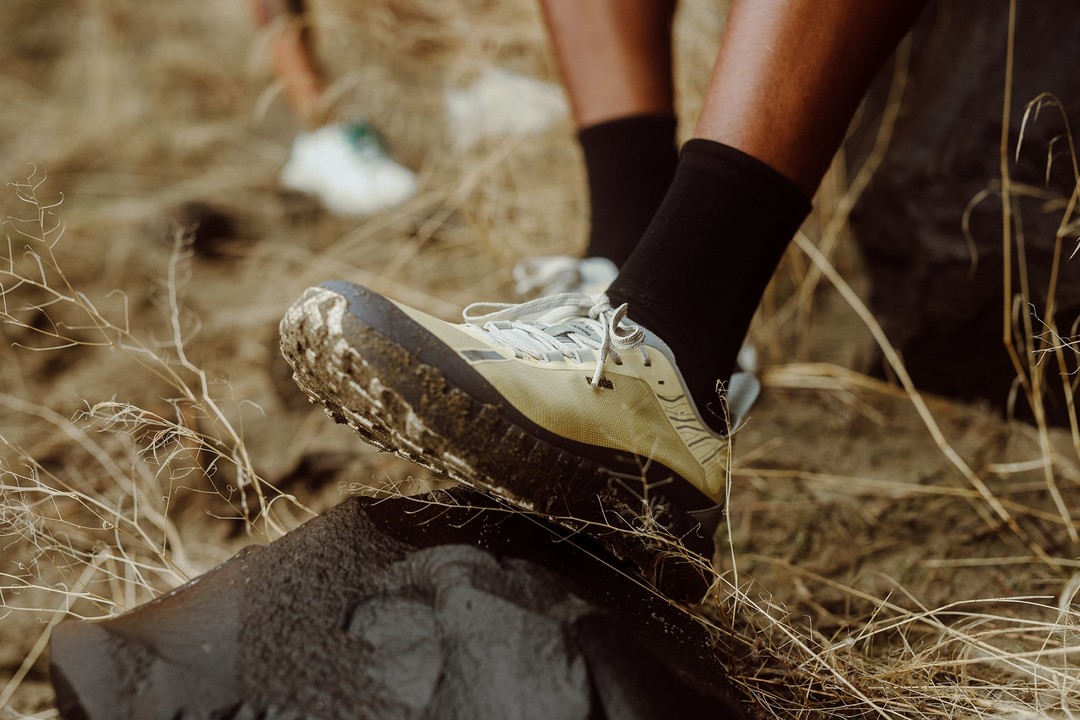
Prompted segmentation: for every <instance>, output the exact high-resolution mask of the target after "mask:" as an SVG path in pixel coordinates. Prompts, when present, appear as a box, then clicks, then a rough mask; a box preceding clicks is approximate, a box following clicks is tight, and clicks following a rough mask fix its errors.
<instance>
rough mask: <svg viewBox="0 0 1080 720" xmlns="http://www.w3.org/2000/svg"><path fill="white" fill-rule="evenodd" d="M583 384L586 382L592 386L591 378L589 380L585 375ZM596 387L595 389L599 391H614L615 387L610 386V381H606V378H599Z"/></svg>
mask: <svg viewBox="0 0 1080 720" xmlns="http://www.w3.org/2000/svg"><path fill="white" fill-rule="evenodd" d="M585 382H587V383H589V384H590V385H592V378H591V377H589V376H588V375H586V376H585ZM596 387H597V388H599V389H601V390H614V389H615V386H614V385H612V384H611V381H610V380H608V379H607V378H606V377H602V378H600V382H598V383H597V384H596Z"/></svg>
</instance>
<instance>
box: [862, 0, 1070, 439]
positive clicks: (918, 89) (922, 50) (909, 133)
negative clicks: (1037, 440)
mask: <svg viewBox="0 0 1080 720" xmlns="http://www.w3.org/2000/svg"><path fill="white" fill-rule="evenodd" d="M1017 7H1018V13H1017V19H1016V25H1015V42H1016V50H1015V66H1014V69H1013V75H1012V100H1011V104H1010V106H1009V126H1010V132H1009V145H1008V151H1007V152H1008V154H1009V158H1008V166H1009V174H1010V176H1011V179H1012V183H1013V187H1012V191H1011V193H1010V195H1011V198H1012V203H1011V207H1012V209H1013V213H1014V229H1013V242H1012V244H1011V249H1010V253H1009V256H1006V253H1005V252H1004V247H1005V246H1004V242H1003V224H1002V202H1001V197H1002V193H1001V190H1000V188H1001V184H1000V178H1001V153H1000V152H999V149H1000V146H1001V123H1002V108H1003V102H1004V91H1005V86H1006V72H1005V58H1006V41H1007V37H1008V28H1009V4H1008V3H985V2H979V0H944V1H942V2H938V3H933V4H931V6H930V8H929V11H928V12H927V14H926V16H925V17H924V18H923V19H922V21H921V22H920V25H919V26H918V27H917V29H916V32H915V35H914V44H913V51H912V52H913V54H912V64H911V74H910V77H909V81H908V89H907V93H906V95H905V98H904V102H903V106H902V111H901V114H900V117H899V120H898V121H897V123H896V125H895V128H894V135H893V140H892V143H891V145H890V147H889V150H888V153H887V155H886V157H885V161H884V164H883V166H882V167H881V169H880V170H879V171H878V173H877V174H876V176H875V178H874V180H873V182H872V184H871V186H870V187H869V188H868V190H867V191H866V192H865V193H864V194H863V196H862V198H861V201H860V202H859V204H858V206H857V207H856V209H855V212H854V213H853V215H852V226H853V228H854V230H855V233H856V237H857V239H858V242H859V245H860V246H861V248H862V250H863V255H864V258H865V261H866V265H867V269H868V271H869V275H870V279H871V283H872V294H871V306H872V308H873V310H874V311H875V313H876V315H877V317H878V318H879V320H881V321H882V324H883V326H884V328H885V330H886V332H887V333H888V335H889V337H890V340H891V341H892V342H893V343H894V344H895V345H896V346H897V347H898V348H899V349H900V350H901V351H902V353H903V355H904V360H905V365H906V368H907V370H908V372H909V373H910V374H911V375H912V377H913V379H914V380H915V382H916V385H918V386H919V387H920V388H921V389H924V390H928V391H931V392H935V393H939V394H944V395H949V396H953V397H958V398H961V399H976V398H983V399H986V400H989V401H990V402H991V404H992V405H994V406H996V407H998V408H1005V407H1006V406H1007V405H1008V404H1009V398H1010V393H1011V392H1012V389H1013V382H1014V380H1015V379H1016V372H1015V371H1014V369H1013V364H1012V362H1011V360H1010V359H1009V355H1008V353H1007V351H1006V349H1005V346H1004V342H1003V332H1004V331H1003V316H1004V312H1003V309H1004V295H1003V287H1004V277H1005V274H1006V273H1005V261H1006V258H1007V257H1009V259H1010V263H1011V267H1012V273H1011V274H1012V290H1013V294H1016V293H1019V292H1020V289H1021V282H1022V278H1023V282H1026V283H1028V285H1029V287H1030V295H1029V300H1030V303H1031V305H1032V307H1028V306H1025V304H1024V303H1023V302H1018V303H1017V304H1016V305H1015V306H1014V313H1015V317H1016V318H1019V319H1020V320H1021V321H1022V319H1023V318H1024V317H1025V316H1027V317H1030V318H1031V319H1032V322H1033V323H1034V325H1033V328H1032V329H1031V330H1030V331H1029V330H1028V329H1027V328H1025V327H1024V326H1023V324H1022V322H1021V323H1020V324H1019V326H1018V327H1017V328H1016V330H1015V331H1014V336H1015V338H1016V343H1017V347H1018V348H1019V349H1020V355H1021V357H1023V355H1024V352H1023V348H1024V343H1025V342H1026V340H1027V338H1029V337H1030V336H1031V335H1033V334H1039V333H1041V332H1042V331H1043V328H1041V327H1040V326H1039V321H1038V320H1036V319H1035V318H1034V317H1032V316H1031V315H1029V313H1030V312H1032V311H1034V312H1035V313H1036V314H1037V315H1038V317H1039V318H1041V319H1044V320H1045V319H1047V318H1046V309H1047V300H1048V298H1049V296H1050V294H1051V286H1052V285H1053V284H1054V279H1053V278H1054V277H1055V276H1054V274H1053V267H1054V264H1055V258H1056V257H1057V252H1058V251H1059V250H1060V251H1061V257H1060V263H1061V264H1060V271H1059V273H1058V275H1057V276H1056V290H1055V291H1054V298H1055V304H1056V307H1057V309H1058V311H1057V312H1056V313H1055V317H1056V319H1057V323H1058V327H1059V329H1060V332H1061V333H1062V334H1068V333H1071V332H1072V325H1073V323H1075V322H1076V320H1077V319H1078V316H1080V269H1078V268H1077V267H1076V262H1078V261H1076V260H1074V261H1069V259H1068V256H1069V254H1070V253H1071V252H1072V251H1073V250H1074V248H1075V246H1076V235H1077V232H1076V231H1075V230H1074V231H1072V233H1071V235H1070V236H1067V237H1065V238H1064V240H1063V244H1062V245H1061V246H1059V245H1058V240H1057V238H1058V228H1059V225H1060V224H1061V222H1062V218H1063V215H1064V214H1065V207H1066V205H1067V202H1068V199H1069V197H1070V196H1071V195H1072V193H1073V192H1074V189H1075V187H1076V177H1075V175H1074V169H1073V164H1072V163H1073V158H1072V157H1071V156H1070V152H1069V149H1068V144H1067V143H1066V142H1065V140H1064V137H1065V135H1064V134H1065V133H1066V131H1067V126H1066V122H1065V120H1064V118H1063V110H1064V116H1066V117H1067V118H1068V122H1069V124H1071V126H1072V127H1074V128H1075V127H1078V126H1080V122H1078V121H1080V74H1078V73H1077V72H1076V68H1077V67H1080V44H1077V43H1071V42H1058V41H1055V40H1054V38H1066V37H1074V36H1075V35H1076V34H1077V33H1080V13H1077V12H1076V11H1075V10H1076V8H1075V5H1074V4H1073V3H1070V2H1069V1H1068V0H1047V1H1045V2H1042V1H1040V2H1020V3H1018V4H1017ZM888 75H889V73H886V76H885V77H883V78H882V82H881V83H879V86H878V87H877V88H875V90H874V92H872V93H871V101H870V103H869V106H870V108H871V109H872V110H876V112H878V113H880V109H881V107H882V106H883V105H884V100H885V92H884V90H885V86H886V85H887V84H888V82H889V81H890V80H891V78H890V77H888ZM1041 93H1052V94H1053V95H1054V96H1055V97H1057V98H1058V99H1060V101H1061V103H1062V106H1063V110H1062V108H1059V107H1044V108H1043V109H1042V111H1041V112H1039V113H1038V114H1037V115H1034V114H1033V115H1031V116H1030V117H1029V118H1028V121H1027V124H1026V126H1025V127H1024V137H1023V142H1022V143H1020V130H1021V126H1022V125H1023V124H1024V115H1025V110H1026V108H1027V105H1028V103H1029V102H1031V101H1032V100H1034V99H1035V98H1036V97H1038V96H1039V95H1040V94H1041ZM871 114H872V113H871ZM876 129H877V128H876V124H875V123H864V124H863V126H862V127H861V129H860V130H859V131H858V132H857V133H856V137H855V138H854V143H853V147H858V146H861V148H862V150H864V151H865V150H866V148H867V147H868V146H869V141H870V139H871V138H870V135H872V134H873V133H874V132H876ZM1054 138H1058V139H1057V140H1055V139H1054ZM1018 145H1019V150H1017V148H1018ZM854 155H855V156H856V157H857V156H858V155H859V153H858V152H855V153H854ZM1051 156H1053V163H1052V164H1051V165H1050V166H1049V167H1048V159H1050V157H1051ZM969 207H970V211H969V218H968V219H969V226H970V238H968V237H965V233H964V229H963V225H964V216H965V210H966V209H968V208H969ZM969 239H970V243H969ZM1021 246H1022V252H1021ZM1021 255H1023V257H1021ZM1024 270H1026V272H1024ZM1067 355H1068V356H1069V357H1068V360H1069V367H1070V368H1073V367H1075V355H1074V354H1073V353H1072V352H1069V353H1067ZM1046 370H1047V379H1048V381H1049V382H1050V384H1052V385H1053V386H1055V387H1056V388H1057V391H1056V392H1055V393H1053V396H1052V397H1051V398H1050V399H1049V400H1048V402H1047V408H1048V410H1049V411H1050V414H1051V418H1052V420H1054V421H1056V422H1064V421H1066V418H1067V414H1066V412H1065V410H1066V408H1065V405H1064V401H1063V398H1062V393H1061V389H1060V386H1061V379H1060V378H1061V373H1060V371H1059V370H1058V369H1057V368H1056V366H1054V365H1053V364H1050V363H1047V364H1046ZM1020 396H1021V397H1020V398H1019V402H1018V404H1017V412H1018V414H1020V415H1022V416H1023V415H1027V414H1028V413H1029V412H1030V410H1029V409H1028V408H1027V407H1026V406H1025V405H1026V403H1025V401H1024V399H1023V397H1022V396H1023V392H1021V393H1020Z"/></svg>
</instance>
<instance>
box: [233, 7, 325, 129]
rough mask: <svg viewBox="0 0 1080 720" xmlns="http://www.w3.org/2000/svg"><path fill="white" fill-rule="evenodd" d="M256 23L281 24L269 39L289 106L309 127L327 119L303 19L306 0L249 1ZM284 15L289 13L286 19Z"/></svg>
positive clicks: (273, 60)
mask: <svg viewBox="0 0 1080 720" xmlns="http://www.w3.org/2000/svg"><path fill="white" fill-rule="evenodd" d="M249 2H250V5H251V12H252V15H253V17H254V18H255V23H256V24H257V25H258V26H259V27H266V26H267V25H269V24H271V23H273V22H280V23H281V24H280V26H279V27H278V29H277V30H276V31H275V32H274V34H273V36H272V37H271V38H270V55H271V63H272V64H273V68H274V75H275V76H276V77H277V78H278V79H279V80H280V81H281V83H282V85H283V87H284V91H285V99H286V101H287V102H288V103H289V108H290V109H291V110H292V111H293V112H294V113H295V114H296V116H297V118H298V119H299V120H300V122H301V123H302V124H303V125H304V127H306V128H308V129H312V128H316V127H318V126H319V125H321V124H322V123H323V122H324V121H325V117H324V114H325V113H324V108H323V107H322V106H321V100H322V96H323V93H324V91H325V84H324V82H323V79H322V76H321V74H320V72H319V70H318V68H317V67H316V64H315V58H314V54H313V52H312V48H311V38H310V33H309V32H308V28H307V24H306V22H305V21H304V18H303V14H304V2H303V0H249ZM282 16H288V17H287V18H285V19H284V20H283V19H282Z"/></svg>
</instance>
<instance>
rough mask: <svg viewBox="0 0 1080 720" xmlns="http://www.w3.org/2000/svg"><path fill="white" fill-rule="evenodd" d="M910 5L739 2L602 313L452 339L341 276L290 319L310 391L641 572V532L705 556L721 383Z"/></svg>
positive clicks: (507, 320) (294, 356) (291, 340)
mask: <svg viewBox="0 0 1080 720" xmlns="http://www.w3.org/2000/svg"><path fill="white" fill-rule="evenodd" d="M919 4H920V3H916V2H912V0H876V1H875V2H872V3H871V2H866V1H865V0H788V1H787V2H783V1H782V0H735V6H734V9H733V11H732V15H731V18H730V21H729V23H728V26H727V28H726V30H725V36H724V42H725V43H726V47H728V50H725V52H724V53H722V54H721V55H720V57H719V59H718V61H717V64H716V69H715V72H714V80H713V82H712V85H711V88H710V92H709V97H708V98H707V102H706V105H707V110H706V112H705V113H704V114H703V116H702V121H701V124H700V125H699V128H698V131H699V134H700V135H701V136H702V137H699V138H697V139H694V140H692V141H690V142H689V143H688V144H687V145H686V147H685V148H684V150H683V154H682V158H681V160H680V164H679V168H678V170H677V172H676V176H675V179H674V181H673V183H672V186H671V189H670V191H669V192H668V194H667V196H666V198H665V200H664V202H663V203H662V205H661V207H660V209H659V211H658V212H657V215H656V218H655V219H654V221H653V223H652V225H651V226H650V228H649V230H648V231H647V232H646V234H645V237H644V238H643V239H642V241H641V243H640V244H639V245H638V247H637V248H636V249H635V251H634V252H633V253H632V255H631V257H630V258H629V260H628V261H627V263H626V264H625V266H624V267H623V270H622V272H621V273H620V275H619V277H618V279H616V281H615V283H614V284H613V285H612V287H611V289H610V291H609V296H610V298H608V297H605V296H603V295H598V296H583V295H564V296H552V297H545V298H539V299H538V300H535V301H531V302H529V303H524V304H521V305H489V306H486V307H483V306H477V305H474V306H471V307H470V308H467V309H466V312H465V321H466V322H465V323H464V324H463V325H453V324H450V323H446V322H442V321H440V320H437V319H435V318H432V317H429V316H427V315H424V314H423V313H420V312H418V311H416V310H412V309H410V308H406V307H403V306H400V305H397V304H396V303H393V302H391V301H389V300H386V299H384V298H380V297H379V296H377V295H375V294H373V293H371V292H370V291H367V290H365V289H363V288H359V287H356V286H353V285H349V284H347V283H328V284H326V285H324V286H322V287H320V288H313V289H311V290H309V291H308V292H307V293H306V294H305V296H304V298H302V299H301V300H300V301H299V302H297V303H296V304H295V305H294V306H293V308H292V309H291V310H290V311H289V313H288V315H287V316H286V318H285V319H284V320H283V321H282V326H281V329H282V349H283V352H285V354H286V356H287V357H288V358H289V359H290V362H291V363H292V364H293V367H294V369H295V370H296V374H295V377H296V378H297V381H298V382H299V383H300V384H301V386H302V387H304V389H305V390H307V392H308V393H309V394H310V395H311V396H312V397H313V398H314V399H315V400H317V401H318V402H320V403H322V404H323V405H324V406H325V407H327V408H329V412H330V413H331V415H332V416H333V417H335V418H336V419H338V421H339V422H348V423H349V424H350V425H351V426H352V427H353V428H354V429H355V430H356V431H357V432H358V433H360V434H361V435H363V436H364V437H366V438H369V439H370V440H371V441H372V442H375V443H376V444H378V445H381V446H384V447H391V448H395V449H397V451H398V452H399V453H400V454H402V455H404V456H406V457H409V458H412V459H415V460H418V461H421V462H423V463H425V464H427V465H428V466H429V467H433V468H436V469H438V470H439V471H440V472H441V473H442V474H443V475H445V476H447V477H451V478H454V479H461V480H464V481H466V482H470V483H473V484H475V485H477V486H479V487H482V488H487V489H491V490H492V491H494V492H498V493H499V494H500V495H502V496H504V497H507V498H508V499H510V500H511V501H512V502H514V503H516V504H517V505H518V506H520V507H523V508H526V509H528V510H529V511H532V512H539V513H541V514H544V515H547V516H550V517H557V518H562V519H563V520H564V521H565V522H567V523H568V524H570V525H574V526H578V527H580V526H581V525H582V524H584V525H587V526H589V527H590V528H591V530H592V531H593V532H594V533H595V534H597V535H598V536H600V537H601V540H603V541H604V542H605V543H606V544H607V545H608V547H610V548H611V549H612V550H613V551H615V552H616V553H617V554H621V555H622V556H624V557H627V558H630V559H632V561H633V562H635V563H639V564H641V565H642V566H648V565H649V563H650V562H651V561H652V560H655V559H656V555H655V553H653V554H650V552H649V551H648V550H645V551H642V549H641V548H642V545H641V543H640V542H638V541H637V540H636V539H635V538H634V537H633V533H627V532H626V530H628V529H632V530H634V531H641V530H645V531H647V532H649V531H652V530H655V529H656V527H657V525H659V526H663V527H666V528H668V529H669V530H670V531H671V533H672V534H673V536H674V537H675V538H678V541H679V542H681V543H682V544H683V546H684V547H687V548H691V549H694V550H696V551H697V552H701V553H703V554H705V555H707V556H708V555H709V554H711V550H712V537H711V531H712V530H713V529H715V527H716V523H717V522H718V521H719V518H720V512H719V509H718V508H719V506H720V505H721V504H722V503H723V499H724V488H725V483H726V477H727V472H728V452H729V443H728V438H727V433H728V424H727V421H728V418H727V416H726V413H725V412H724V407H723V404H722V402H721V398H720V397H719V396H718V393H717V391H716V384H717V382H719V381H722V380H724V379H726V378H727V376H728V374H729V373H730V371H731V367H732V365H733V364H734V357H735V352H736V351H737V349H738V347H739V344H740V342H741V340H742V338H743V335H744V334H745V332H746V328H747V326H748V324H749V322H750V318H751V317H752V315H753V313H754V311H755V308H756V306H757V303H758V302H759V300H760V297H761V294H762V292H763V289H764V287H765V284H766V283H767V282H768V281H769V278H770V276H771V274H772V272H773V271H774V269H775V267H776V264H777V262H778V261H779V258H780V255H781V254H782V252H783V251H784V249H785V247H786V246H787V244H788V243H789V242H790V240H791V237H792V235H793V234H794V233H795V232H796V231H797V229H798V227H799V225H800V223H801V222H802V220H803V219H804V218H805V216H806V214H807V212H808V211H809V207H810V201H809V195H810V194H811V193H812V192H813V191H814V189H815V188H816V186H817V184H818V182H819V180H820V176H821V173H823V172H824V170H825V167H826V166H827V164H828V159H829V158H831V156H832V154H833V153H834V152H835V150H836V148H837V145H838V143H839V142H840V139H841V138H842V136H843V132H844V129H845V128H846V126H847V124H848V122H849V120H850V118H851V116H852V114H853V112H854V109H855V106H856V104H857V102H858V100H859V98H860V97H861V95H862V93H863V92H864V90H865V89H866V86H867V84H868V83H869V80H870V78H871V77H872V76H873V75H874V73H875V72H876V71H877V70H878V68H879V67H880V65H881V64H883V61H884V59H885V57H886V56H887V55H888V53H889V52H890V51H891V50H892V49H893V47H894V46H895V44H896V42H897V41H898V40H899V39H900V37H901V36H902V35H903V34H904V33H905V32H906V31H907V29H908V27H909V26H910V24H911V23H912V22H913V21H914V18H915V15H916V14H917V7H916V6H917V5H919ZM759 86H760V87H761V88H762V90H758V87H759ZM731 103H734V106H728V104H731ZM728 112H730V113H731V114H732V117H734V118H736V121H734V122H732V123H727V122H723V121H721V120H720V116H721V115H722V114H724V113H728ZM731 143H734V144H731ZM774 145H775V146H774ZM754 153H757V155H759V156H760V157H758V156H755V154H754ZM609 300H610V301H609ZM620 303H625V305H623V306H619V304H620ZM568 517H569V518H574V519H576V520H577V521H578V523H577V524H576V525H575V523H574V522H572V521H569V520H566V518H568ZM605 527H607V528H614V529H609V530H604V529H603V528H605ZM635 543H636V544H635ZM642 553H644V554H642ZM650 558H651V559H650Z"/></svg>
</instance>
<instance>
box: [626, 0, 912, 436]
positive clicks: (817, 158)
mask: <svg viewBox="0 0 1080 720" xmlns="http://www.w3.org/2000/svg"><path fill="white" fill-rule="evenodd" d="M923 5H924V3H923V2H918V1H912V0H875V2H865V1H864V0H828V1H827V2H822V1H821V0H735V2H734V4H733V6H732V9H731V13H730V15H729V17H728V20H727V24H726V25H725V28H724V34H723V38H722V40H721V50H720V52H719V54H718V56H717V60H716V64H715V67H714V70H713V75H712V79H711V81H710V84H709V88H708V92H707V96H706V99H705V105H704V109H703V112H702V114H701V116H700V119H699V121H698V124H697V127H696V129H695V139H693V140H691V141H690V142H688V143H687V144H686V146H685V147H684V148H683V152H682V157H681V160H680V165H679V168H678V171H677V172H676V176H675V179H674V180H673V182H672V185H671V189H670V191H669V193H668V195H667V197H666V198H665V200H664V202H663V204H662V205H661V207H660V209H659V210H658V212H657V214H656V217H655V219H654V221H653V224H652V225H651V226H650V228H649V230H648V231H647V232H646V233H645V236H644V238H643V239H642V241H641V243H640V244H639V245H638V247H637V248H636V249H635V251H634V253H633V254H632V255H631V257H630V258H629V259H628V261H627V262H626V264H625V265H624V267H623V269H622V272H620V274H619V277H618V278H617V279H616V280H615V282H614V283H613V284H612V286H611V288H610V290H609V293H608V294H609V296H610V298H611V301H612V303H613V304H620V303H627V304H628V305H629V308H630V317H631V318H633V320H634V321H635V322H640V323H641V324H642V325H644V326H645V327H647V328H649V329H650V330H651V331H653V332H655V333H657V334H658V335H659V336H660V337H661V338H663V339H664V340H665V342H667V343H668V345H669V346H670V347H671V348H672V351H673V352H674V354H675V356H676V357H677V358H678V359H679V367H680V369H681V370H682V372H683V374H684V376H685V377H686V381H687V384H688V386H689V388H690V393H691V396H692V397H694V399H695V400H696V402H697V404H698V406H699V407H700V408H701V410H702V411H703V413H704V414H705V415H706V418H707V419H708V420H712V421H713V423H714V424H718V423H719V422H722V421H720V420H717V416H718V415H719V413H717V412H716V411H715V409H714V410H713V411H712V412H709V411H706V408H708V407H710V406H713V405H715V403H716V400H717V397H718V396H717V393H716V383H717V382H718V381H720V382H723V381H725V380H726V379H727V377H728V375H729V374H730V373H731V370H732V367H733V366H734V363H735V358H736V355H737V353H738V350H739V347H740V345H741V343H742V340H743V338H744V336H745V334H746V331H747V329H748V328H749V325H750V321H751V318H752V317H753V315H754V312H755V311H756V309H757V306H758V303H759V301H760V300H761V296H762V294H763V293H764V290H765V287H766V285H767V284H768V282H769V280H770V278H771V277H772V274H773V272H774V270H775V269H776V266H777V264H778V263H779V261H780V258H781V256H782V255H783V252H784V250H785V248H786V247H787V245H788V243H789V242H790V240H791V238H792V236H793V235H794V233H795V232H796V231H797V230H798V227H799V225H800V224H801V223H802V221H803V219H805V217H806V214H807V213H808V212H809V209H810V202H809V198H810V197H811V196H812V195H813V193H814V191H815V190H816V188H817V186H818V183H819V182H820V180H821V177H822V175H823V174H824V173H825V171H826V169H827V168H828V165H829V162H830V161H831V159H832V157H833V155H834V154H835V152H836V150H837V148H838V147H839V145H840V142H841V141H842V140H843V137H844V133H845V131H846V129H847V126H848V124H849V122H850V120H851V117H852V116H853V115H854V112H855V110H856V108H857V106H858V103H859V102H860V100H861V98H862V96H863V94H864V92H865V91H866V89H867V87H868V86H869V83H870V81H871V79H872V78H873V77H874V75H875V74H876V73H877V71H878V70H879V69H880V67H881V66H882V65H883V64H884V61H885V59H886V58H887V57H888V55H889V54H890V53H891V52H892V50H893V49H894V48H895V46H896V44H897V43H898V42H899V40H900V38H901V37H903V35H904V34H905V33H906V32H907V31H908V29H909V28H910V27H911V25H912V24H913V23H914V21H915V18H916V17H917V16H918V14H919V12H920V10H921V8H922V6H923Z"/></svg>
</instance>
